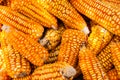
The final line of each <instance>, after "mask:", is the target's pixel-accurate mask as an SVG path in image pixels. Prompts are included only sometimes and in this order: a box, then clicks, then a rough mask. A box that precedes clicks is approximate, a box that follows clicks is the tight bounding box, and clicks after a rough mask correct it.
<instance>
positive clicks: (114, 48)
mask: <svg viewBox="0 0 120 80" xmlns="http://www.w3.org/2000/svg"><path fill="white" fill-rule="evenodd" d="M110 46H111V48H110V50H111V56H112V62H113V64H114V66H115V69H116V70H117V73H118V78H119V79H120V37H119V40H118V41H117V40H113V41H112V42H111V45H110Z"/></svg>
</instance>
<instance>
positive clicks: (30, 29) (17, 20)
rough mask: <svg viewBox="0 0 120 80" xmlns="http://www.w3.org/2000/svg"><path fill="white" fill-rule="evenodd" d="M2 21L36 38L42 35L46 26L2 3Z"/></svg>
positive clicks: (0, 14)
mask: <svg viewBox="0 0 120 80" xmlns="http://www.w3.org/2000/svg"><path fill="white" fill-rule="evenodd" d="M0 23H2V24H5V25H7V26H12V27H14V28H16V29H18V30H20V31H22V32H24V33H26V34H30V35H31V36H33V37H34V38H39V37H41V36H42V34H43V31H44V28H43V27H42V26H41V25H39V24H37V23H36V22H34V21H32V20H30V19H29V18H27V17H25V16H24V15H21V14H19V13H18V12H16V11H13V10H12V9H11V8H9V7H6V6H1V5H0Z"/></svg>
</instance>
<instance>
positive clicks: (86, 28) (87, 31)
mask: <svg viewBox="0 0 120 80" xmlns="http://www.w3.org/2000/svg"><path fill="white" fill-rule="evenodd" d="M82 31H83V32H84V33H85V34H86V35H87V34H89V33H90V31H89V29H88V27H87V26H86V27H84V28H83V30H82Z"/></svg>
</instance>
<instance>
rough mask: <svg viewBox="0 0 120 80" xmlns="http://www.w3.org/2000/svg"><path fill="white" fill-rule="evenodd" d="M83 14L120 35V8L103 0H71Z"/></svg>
mask: <svg viewBox="0 0 120 80" xmlns="http://www.w3.org/2000/svg"><path fill="white" fill-rule="evenodd" d="M70 2H71V4H72V5H73V6H74V7H75V8H76V9H77V10H78V11H79V12H80V13H82V14H84V15H86V16H87V17H88V18H90V19H92V20H93V21H95V22H97V23H98V24H100V25H101V26H103V27H104V28H105V29H107V30H108V31H110V32H112V33H113V34H116V35H119V36H120V10H119V9H116V8H113V7H111V6H110V5H109V4H105V3H103V2H102V1H101V0H89V1H88V0H70Z"/></svg>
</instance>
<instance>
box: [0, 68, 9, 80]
mask: <svg viewBox="0 0 120 80" xmlns="http://www.w3.org/2000/svg"><path fill="white" fill-rule="evenodd" d="M0 80H11V79H10V77H9V76H8V75H7V72H6V71H4V70H0Z"/></svg>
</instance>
